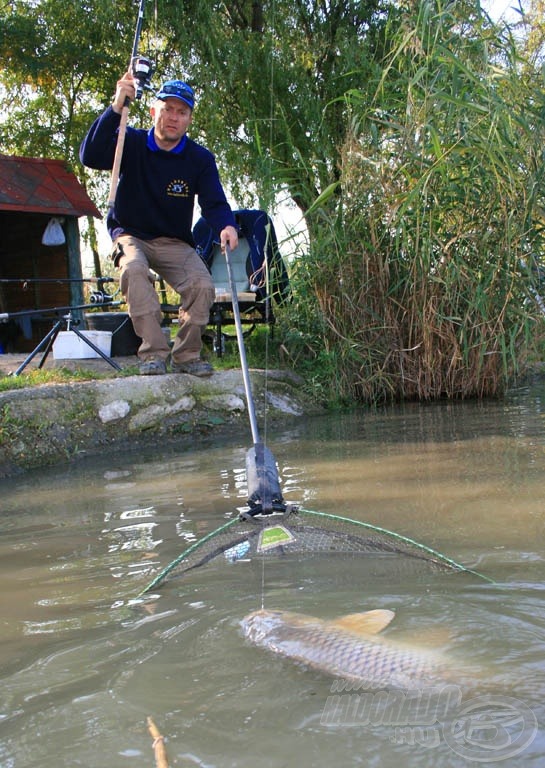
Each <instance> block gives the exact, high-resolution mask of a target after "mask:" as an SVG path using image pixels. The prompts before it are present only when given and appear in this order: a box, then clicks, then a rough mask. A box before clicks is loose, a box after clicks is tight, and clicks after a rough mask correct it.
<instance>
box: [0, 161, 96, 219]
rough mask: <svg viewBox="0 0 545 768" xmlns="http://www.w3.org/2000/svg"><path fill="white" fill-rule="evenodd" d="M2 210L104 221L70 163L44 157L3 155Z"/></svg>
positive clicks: (0, 179)
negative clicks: (71, 169)
mask: <svg viewBox="0 0 545 768" xmlns="http://www.w3.org/2000/svg"><path fill="white" fill-rule="evenodd" d="M0 210H3V211H23V212H27V213H48V214H51V215H57V216H96V217H97V218H101V215H100V211H99V210H98V208H97V207H96V205H95V204H94V203H93V201H92V200H91V198H90V197H89V196H88V194H87V192H86V191H85V189H84V188H83V187H82V185H81V184H80V183H79V181H78V180H77V179H76V177H75V176H74V174H73V173H71V172H70V171H69V170H68V169H67V167H66V163H65V162H64V161H63V160H49V159H46V158H41V157H14V156H8V155H1V154H0Z"/></svg>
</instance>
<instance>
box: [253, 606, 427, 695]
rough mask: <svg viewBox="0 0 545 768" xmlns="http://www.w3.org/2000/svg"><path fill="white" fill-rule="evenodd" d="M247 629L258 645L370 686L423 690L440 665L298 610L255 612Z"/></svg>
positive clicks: (389, 643)
mask: <svg viewBox="0 0 545 768" xmlns="http://www.w3.org/2000/svg"><path fill="white" fill-rule="evenodd" d="M242 628H243V632H244V634H245V636H246V637H247V638H248V640H250V641H251V642H253V643H254V644H255V645H258V646H260V647H263V648H267V649H268V650H270V651H273V652H275V653H278V654H281V655H283V656H286V657H288V658H291V659H294V660H297V661H301V662H304V663H306V664H309V665H310V666H312V667H314V668H316V669H320V670H322V671H323V672H327V673H328V674H331V675H334V676H336V677H342V678H347V679H350V680H352V681H358V682H359V683H361V684H366V685H368V686H369V687H383V686H388V687H398V688H415V687H417V688H421V687H422V685H423V684H425V683H426V682H429V681H431V680H432V678H434V677H435V681H436V682H437V677H436V676H435V675H436V674H437V673H438V672H440V669H441V665H440V663H439V662H438V661H437V660H434V659H433V658H432V657H431V655H429V656H428V655H422V654H418V653H417V652H416V651H412V650H411V649H408V648H403V647H402V646H396V645H395V644H394V643H391V642H389V641H386V640H382V639H378V638H375V637H373V636H372V635H359V634H356V633H354V632H349V631H346V630H345V629H343V628H342V627H340V626H337V625H336V624H335V622H327V621H322V620H320V619H316V618H311V617H305V616H301V615H299V614H292V613H289V612H282V611H265V610H261V611H255V612H254V613H252V614H250V615H249V616H247V617H246V618H245V619H244V620H243V622H242Z"/></svg>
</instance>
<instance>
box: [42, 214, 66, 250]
mask: <svg viewBox="0 0 545 768" xmlns="http://www.w3.org/2000/svg"><path fill="white" fill-rule="evenodd" d="M63 222H64V219H58V218H56V217H55V216H54V217H53V218H52V219H49V222H48V224H47V227H46V228H45V230H44V233H43V235H42V245H64V243H65V242H66V238H65V236H64V230H63V228H62V224H63Z"/></svg>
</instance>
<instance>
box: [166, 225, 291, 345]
mask: <svg viewBox="0 0 545 768" xmlns="http://www.w3.org/2000/svg"><path fill="white" fill-rule="evenodd" d="M234 215H235V220H236V223H237V226H238V229H239V245H238V248H237V249H236V250H234V251H231V258H230V262H231V269H232V271H233V278H234V282H235V285H236V289H237V301H238V306H239V310H240V319H241V324H242V325H243V326H244V328H245V331H244V336H245V337H246V336H249V335H250V333H252V331H253V330H254V329H255V327H256V326H257V325H267V326H269V329H270V332H271V334H272V333H273V331H274V324H275V322H276V319H275V316H274V311H273V298H274V300H275V302H276V303H278V304H280V303H282V302H283V301H285V300H286V299H287V296H288V293H289V279H288V273H287V270H286V267H285V264H284V262H283V260H282V256H281V254H280V251H279V248H278V241H277V238H276V233H275V231H274V225H273V223H272V220H271V218H270V217H269V216H268V214H267V213H266V212H265V211H260V210H239V211H234ZM193 237H194V240H195V248H196V250H197V253H198V254H199V255H200V257H201V258H202V259H203V261H204V262H205V264H206V265H207V267H208V269H209V270H210V274H211V275H212V280H213V282H214V287H215V289H216V299H215V301H214V303H213V305H212V307H211V309H210V318H209V323H208V325H209V326H210V327H211V330H212V333H211V334H210V335H209V337H210V336H211V340H212V345H213V348H214V351H215V353H216V354H217V356H218V357H221V356H222V355H223V352H224V351H225V341H226V340H227V339H235V338H236V335H235V333H230V332H229V331H230V330H231V328H232V327H233V325H234V324H235V318H234V314H233V299H232V294H231V290H230V283H229V276H228V272H227V264H226V261H225V256H224V254H223V253H222V251H221V247H220V244H219V241H218V239H217V236H216V234H215V233H214V232H213V231H212V230H211V229H210V227H209V226H208V224H207V223H206V221H205V220H204V218H201V219H199V220H198V221H197V223H196V224H195V226H194V228H193ZM161 308H162V310H163V312H164V313H165V314H167V315H168V314H177V312H178V307H177V306H176V305H169V304H162V305H161ZM206 335H208V334H205V336H206Z"/></svg>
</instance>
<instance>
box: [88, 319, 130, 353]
mask: <svg viewBox="0 0 545 768" xmlns="http://www.w3.org/2000/svg"><path fill="white" fill-rule="evenodd" d="M85 322H86V323H87V328H88V329H89V330H90V331H111V334H112V357H130V356H131V355H136V352H137V350H138V347H139V346H140V344H141V342H142V339H141V338H140V336H137V335H136V333H135V332H134V328H133V325H132V320H131V318H130V317H129V315H128V314H127V313H126V312H89V313H88V314H86V315H85Z"/></svg>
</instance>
